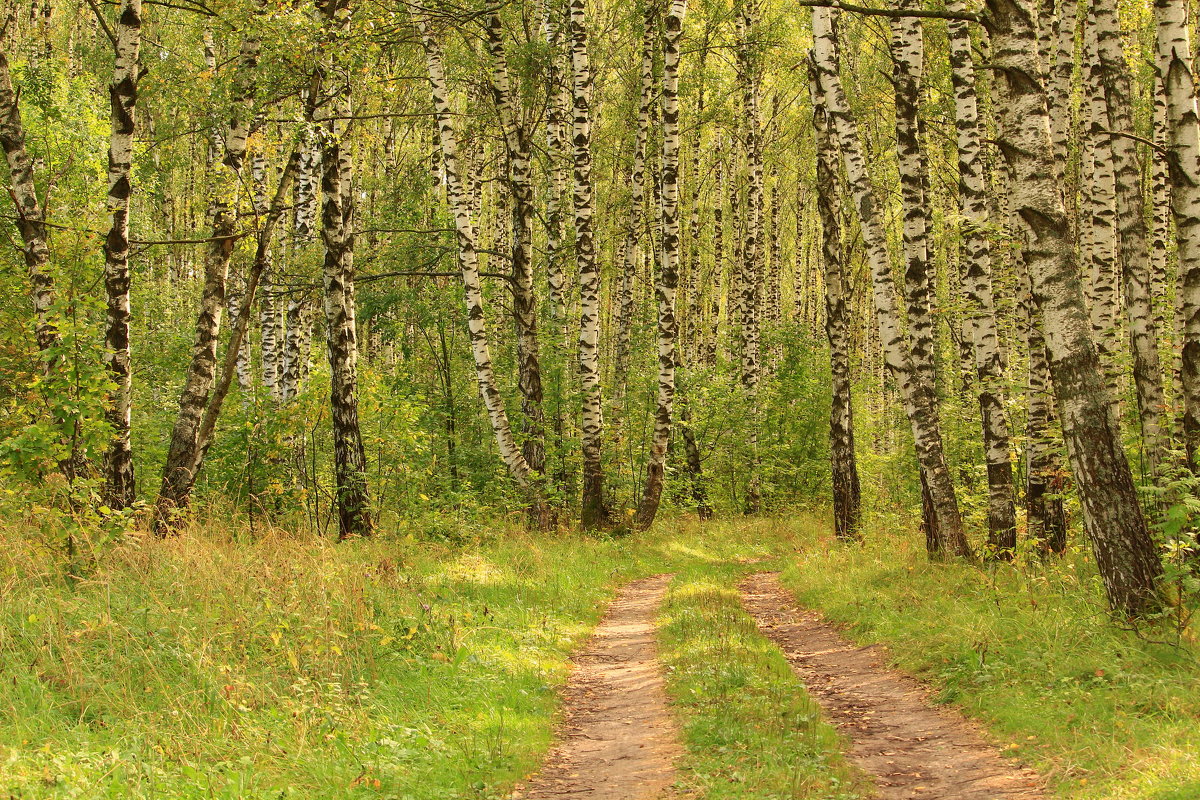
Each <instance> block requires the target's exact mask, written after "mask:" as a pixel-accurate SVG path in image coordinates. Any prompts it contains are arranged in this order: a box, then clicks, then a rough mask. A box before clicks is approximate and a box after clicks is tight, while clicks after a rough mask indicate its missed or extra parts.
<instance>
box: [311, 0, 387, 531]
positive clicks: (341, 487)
mask: <svg viewBox="0 0 1200 800" xmlns="http://www.w3.org/2000/svg"><path fill="white" fill-rule="evenodd" d="M319 3H320V5H319V10H320V11H321V14H322V17H323V23H324V25H325V26H326V29H327V32H328V34H327V35H328V36H329V41H328V42H327V43H326V44H325V47H326V49H327V50H328V51H329V55H328V56H327V57H326V59H325V60H324V61H323V62H322V65H321V67H320V73H321V84H320V89H321V92H322V95H323V100H324V102H323V103H322V104H321V111H320V115H321V116H320V117H319V118H318V119H317V121H318V122H319V123H320V136H321V197H322V203H321V243H322V244H323V245H324V250H325V257H324V260H323V263H322V265H321V274H322V278H323V282H324V288H325V344H326V350H327V351H328V356H329V378H330V380H329V384H330V386H329V394H330V397H329V399H330V406H331V414H330V416H331V418H332V422H333V442H334V455H333V458H334V491H335V502H336V506H337V514H338V536H339V538H346V537H349V536H368V535H370V534H371V532H372V529H373V522H372V520H371V510H370V498H369V495H368V494H367V474H366V470H367V456H366V451H365V450H364V448H363V441H362V430H361V428H360V426H359V418H358V333H357V330H356V322H355V321H356V309H355V289H354V241H355V233H354V227H355V219H356V217H355V198H354V155H353V145H352V143H351V140H350V137H349V129H350V125H351V119H352V114H351V111H352V107H351V101H350V92H351V83H350V74H349V71H348V70H347V69H345V68H343V67H340V66H339V65H338V64H337V57H336V54H335V53H334V52H333V51H334V49H335V48H336V46H337V40H338V38H339V36H342V35H344V34H345V32H346V29H347V28H348V27H349V19H350V4H349V0H319Z"/></svg>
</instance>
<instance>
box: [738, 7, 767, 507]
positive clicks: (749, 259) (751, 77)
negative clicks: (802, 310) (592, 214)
mask: <svg viewBox="0 0 1200 800" xmlns="http://www.w3.org/2000/svg"><path fill="white" fill-rule="evenodd" d="M754 2H755V0H742V2H741V3H740V9H738V10H737V11H735V13H736V14H737V32H738V42H737V50H736V53H735V55H736V59H737V77H738V83H739V84H740V88H741V93H742V112H743V114H744V115H745V116H744V119H743V120H742V147H743V150H744V152H745V158H746V161H745V170H746V219H745V223H744V224H745V234H744V236H742V237H739V240H738V241H739V245H740V250H741V259H740V261H739V262H738V268H739V270H740V271H739V281H738V283H739V286H738V288H739V290H740V291H739V294H740V306H741V307H740V312H741V316H740V317H739V319H738V323H739V327H740V332H741V341H740V344H741V360H742V387H743V388H744V389H745V390H746V392H747V393H748V394H749V396H750V406H751V420H752V421H751V424H750V435H749V439H750V441H749V445H750V459H751V463H750V464H749V471H750V475H749V479H748V481H747V487H746V511H747V513H757V512H758V511H759V510H760V508H761V506H762V489H761V486H760V482H759V474H758V473H759V464H758V461H759V453H758V385H759V381H760V379H761V377H762V364H761V352H760V336H761V321H762V318H761V313H762V249H763V163H762V138H761V135H762V120H761V119H760V116H759V93H760V86H759V83H760V74H759V58H758V54H757V52H756V47H757V44H756V43H755V42H754V41H752V40H751V38H752V36H754V35H756V32H757V22H758V20H757V18H756V14H755V10H754V9H753V7H752V4H753V3H754Z"/></svg>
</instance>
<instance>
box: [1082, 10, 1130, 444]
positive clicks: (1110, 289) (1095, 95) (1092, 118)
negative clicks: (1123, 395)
mask: <svg viewBox="0 0 1200 800" xmlns="http://www.w3.org/2000/svg"><path fill="white" fill-rule="evenodd" d="M1084 58H1085V65H1084V77H1085V83H1084V90H1085V91H1084V99H1085V104H1086V108H1087V117H1086V119H1087V121H1088V125H1087V140H1086V142H1085V144H1084V148H1085V154H1084V166H1085V175H1086V176H1087V193H1086V196H1085V197H1084V201H1083V207H1084V209H1085V210H1086V213H1087V218H1086V220H1085V227H1084V235H1083V242H1084V246H1085V252H1086V253H1087V256H1088V274H1089V279H1088V311H1089V313H1090V317H1091V323H1092V338H1093V341H1095V343H1096V348H1097V351H1098V353H1099V356H1100V363H1101V365H1102V366H1103V368H1104V374H1105V377H1106V385H1107V388H1108V392H1107V398H1108V403H1109V413H1110V415H1111V416H1112V423H1113V425H1114V426H1115V427H1116V428H1117V429H1118V430H1119V428H1120V420H1121V414H1120V367H1119V365H1118V363H1117V358H1118V355H1119V353H1118V347H1119V345H1118V341H1119V340H1118V333H1117V325H1118V315H1119V311H1118V307H1119V299H1118V296H1117V287H1118V283H1119V280H1120V278H1119V275H1118V269H1119V267H1118V266H1117V225H1116V219H1117V207H1116V203H1117V197H1116V194H1117V184H1116V176H1115V174H1114V172H1113V151H1112V137H1110V136H1109V134H1108V101H1107V99H1106V98H1105V94H1104V84H1103V81H1102V71H1101V69H1100V65H1099V56H1098V53H1097V44H1096V26H1095V25H1094V24H1092V23H1087V24H1085V25H1084Z"/></svg>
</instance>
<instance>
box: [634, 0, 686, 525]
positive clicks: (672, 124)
mask: <svg viewBox="0 0 1200 800" xmlns="http://www.w3.org/2000/svg"><path fill="white" fill-rule="evenodd" d="M686 7H687V6H686V0H671V5H670V7H669V9H668V11H667V14H666V16H665V17H664V19H663V77H662V92H661V95H660V103H661V106H662V229H663V241H662V266H661V268H660V269H659V274H658V281H657V283H656V284H655V295H656V297H657V299H658V400H657V405H656V408H655V412H654V433H653V437H652V439H651V442H650V458H649V460H648V462H647V464H646V486H645V490H644V491H643V492H642V501H641V503H640V505H639V506H638V513H637V523H638V527H640V528H643V529H645V528H648V527H650V524H651V523H653V522H654V518H655V516H656V515H657V514H658V507H659V504H660V503H661V501H662V492H663V483H664V480H665V478H666V463H667V443H668V442H669V441H670V439H671V425H672V410H673V405H674V401H675V365H676V360H677V358H678V354H677V352H676V338H677V336H678V333H679V322H678V320H677V319H676V316H675V300H676V290H677V289H678V286H679V256H680V249H681V245H680V236H679V38H680V36H681V35H682V33H683V15H684V11H685V9H686Z"/></svg>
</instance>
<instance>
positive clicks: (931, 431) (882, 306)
mask: <svg viewBox="0 0 1200 800" xmlns="http://www.w3.org/2000/svg"><path fill="white" fill-rule="evenodd" d="M812 19H813V42H814V44H813V56H814V60H815V63H816V67H817V71H818V76H819V80H820V84H821V88H822V90H823V91H824V95H825V103H826V108H827V111H828V114H829V120H830V124H831V127H832V128H833V130H834V132H835V133H836V135H837V138H838V143H839V145H840V147H841V152H842V161H843V163H844V166H845V170H846V179H847V181H848V183H849V189H850V192H851V194H852V195H853V198H854V204H855V207H856V209H857V212H858V215H859V222H860V224H861V226H862V238H863V244H864V246H865V247H866V250H867V258H868V262H869V264H870V267H871V277H872V297H873V300H874V305H875V316H876V319H877V322H878V328H879V340H880V343H881V345H882V348H883V356H884V361H885V363H886V365H887V368H888V370H889V371H890V372H891V374H892V376H893V377H894V379H895V381H896V384H897V387H898V388H899V390H900V395H901V399H902V400H903V402H904V410H905V413H906V414H907V416H908V420H909V423H910V425H911V427H912V432H913V439H914V442H915V445H916V450H917V458H918V461H919V462H920V464H921V469H922V470H923V471H924V473H925V481H926V483H927V485H928V487H929V496H930V500H931V502H932V505H933V512H934V515H935V518H936V521H937V531H938V536H939V542H938V544H939V546H940V548H941V549H944V550H945V551H946V552H947V553H949V554H950V555H953V556H958V557H963V558H970V557H971V556H972V552H971V548H970V545H969V544H968V543H967V539H966V534H965V533H964V531H963V525H962V518H961V516H960V515H959V511H958V500H957V498H956V497H955V495H954V485H953V483H952V482H951V479H950V471H949V469H948V468H947V466H946V456H945V450H944V448H943V446H942V436H941V429H940V424H939V420H938V413H937V405H936V403H934V402H933V398H931V397H930V396H929V394H928V392H926V391H924V390H923V388H922V385H921V381H920V380H919V379H918V378H917V376H916V375H915V373H914V368H913V366H912V357H911V355H910V354H909V352H908V347H907V345H906V343H905V340H904V335H903V333H902V331H901V326H900V315H899V311H898V310H897V307H896V286H895V282H894V281H893V279H892V262H891V256H890V255H889V253H888V249H887V238H886V234H885V231H884V227H883V221H882V219H881V215H880V212H879V207H878V200H877V199H876V197H875V193H874V189H873V188H872V186H871V181H870V175H869V174H868V172H867V164H866V160H865V159H864V157H863V154H862V148H861V145H860V144H859V134H858V125H857V123H856V122H855V120H854V117H853V116H852V115H851V113H850V107H849V104H848V103H847V101H846V94H845V91H844V89H843V88H842V82H841V76H840V74H839V71H838V61H839V54H838V49H837V34H836V32H835V28H834V21H833V13H832V12H831V10H830V9H828V8H813V9H812Z"/></svg>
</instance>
